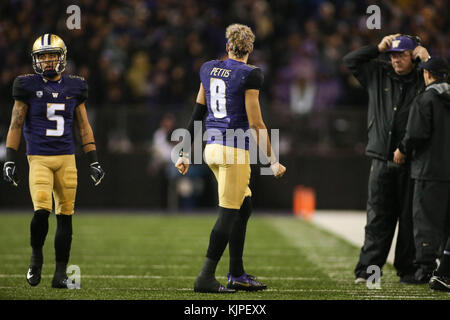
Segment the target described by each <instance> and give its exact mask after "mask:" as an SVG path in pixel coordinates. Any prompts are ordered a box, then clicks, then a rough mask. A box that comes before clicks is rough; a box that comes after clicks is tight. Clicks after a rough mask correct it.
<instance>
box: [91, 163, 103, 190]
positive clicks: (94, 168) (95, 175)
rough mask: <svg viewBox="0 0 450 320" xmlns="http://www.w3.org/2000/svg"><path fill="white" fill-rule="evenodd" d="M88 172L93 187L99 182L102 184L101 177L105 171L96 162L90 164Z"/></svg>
mask: <svg viewBox="0 0 450 320" xmlns="http://www.w3.org/2000/svg"><path fill="white" fill-rule="evenodd" d="M89 171H90V175H91V179H92V180H93V181H94V185H95V186H98V185H99V184H100V182H102V179H103V177H104V176H105V171H104V170H103V168H102V167H101V166H100V164H99V163H98V162H93V163H91V164H90V165H89Z"/></svg>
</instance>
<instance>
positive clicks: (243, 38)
mask: <svg viewBox="0 0 450 320" xmlns="http://www.w3.org/2000/svg"><path fill="white" fill-rule="evenodd" d="M225 37H226V38H227V40H228V42H227V43H228V48H229V49H230V51H231V52H232V53H233V54H234V55H235V56H236V57H238V58H243V57H244V56H245V55H246V54H247V53H250V52H252V51H253V42H255V35H254V34H253V32H252V29H250V28H249V27H248V26H245V25H243V24H238V23H235V24H232V25H229V26H228V27H227V30H226V32H225Z"/></svg>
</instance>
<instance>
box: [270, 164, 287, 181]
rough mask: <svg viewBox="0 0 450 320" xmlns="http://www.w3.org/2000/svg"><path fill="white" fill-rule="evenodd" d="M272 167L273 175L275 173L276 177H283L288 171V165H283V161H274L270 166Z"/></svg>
mask: <svg viewBox="0 0 450 320" xmlns="http://www.w3.org/2000/svg"><path fill="white" fill-rule="evenodd" d="M270 168H271V169H272V171H273V175H274V177H275V178H276V179H279V178H281V177H282V176H283V175H284V173H285V172H286V167H285V166H283V165H282V164H281V163H279V162H275V163H273V164H272V165H271V166H270Z"/></svg>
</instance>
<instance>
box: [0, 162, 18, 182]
mask: <svg viewBox="0 0 450 320" xmlns="http://www.w3.org/2000/svg"><path fill="white" fill-rule="evenodd" d="M3 180H5V181H6V182H8V183H10V184H12V185H13V186H14V187H17V186H18V185H19V179H18V178H17V170H16V163H15V162H12V161H7V162H5V164H4V165H3Z"/></svg>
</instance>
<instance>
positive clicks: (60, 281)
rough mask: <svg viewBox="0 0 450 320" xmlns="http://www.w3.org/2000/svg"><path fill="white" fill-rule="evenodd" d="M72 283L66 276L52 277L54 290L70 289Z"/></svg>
mask: <svg viewBox="0 0 450 320" xmlns="http://www.w3.org/2000/svg"><path fill="white" fill-rule="evenodd" d="M71 284H72V282H71V281H70V280H69V278H67V276H66V275H56V274H55V275H54V276H53V279H52V288H56V289H70V285H71Z"/></svg>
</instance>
